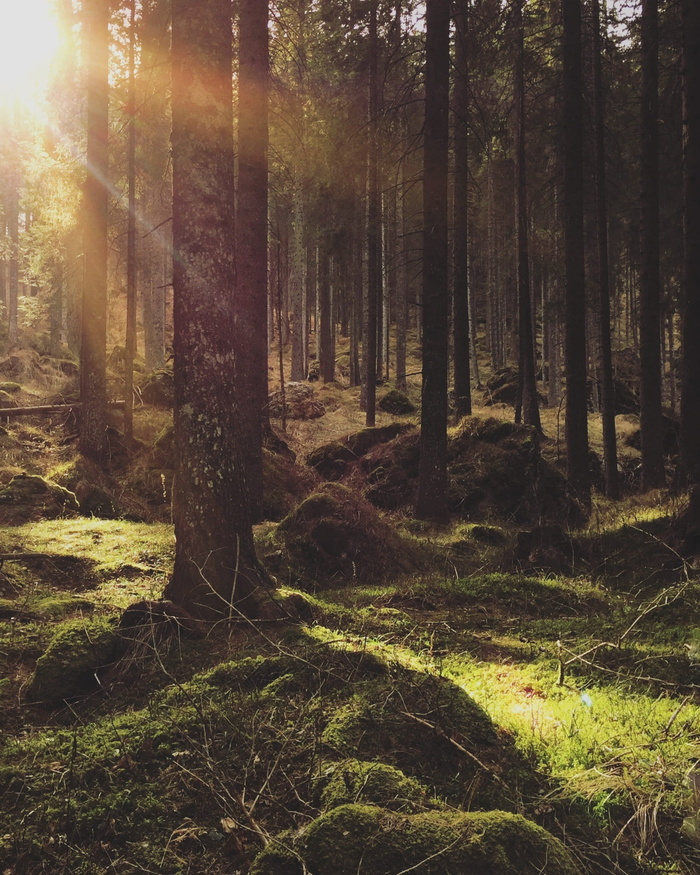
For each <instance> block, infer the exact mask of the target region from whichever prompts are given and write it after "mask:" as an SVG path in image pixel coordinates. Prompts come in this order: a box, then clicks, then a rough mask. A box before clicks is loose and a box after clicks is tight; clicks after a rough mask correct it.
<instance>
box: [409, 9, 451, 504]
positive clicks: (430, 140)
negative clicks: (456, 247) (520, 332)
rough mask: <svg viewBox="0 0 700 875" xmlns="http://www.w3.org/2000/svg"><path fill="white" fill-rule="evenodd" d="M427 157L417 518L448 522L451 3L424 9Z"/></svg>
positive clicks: (424, 177)
mask: <svg viewBox="0 0 700 875" xmlns="http://www.w3.org/2000/svg"><path fill="white" fill-rule="evenodd" d="M425 54H426V71H425V145H424V157H423V209H424V221H423V229H424V230H423V390H422V406H421V434H420V463H419V469H418V498H417V501H416V515H417V516H418V517H419V518H421V519H429V520H435V521H443V520H445V519H446V518H447V500H446V491H447V357H448V351H447V338H448V304H449V290H448V281H447V258H448V243H447V166H448V139H449V137H448V114H449V90H450V73H449V61H450V3H449V0H428V2H427V6H426V49H425Z"/></svg>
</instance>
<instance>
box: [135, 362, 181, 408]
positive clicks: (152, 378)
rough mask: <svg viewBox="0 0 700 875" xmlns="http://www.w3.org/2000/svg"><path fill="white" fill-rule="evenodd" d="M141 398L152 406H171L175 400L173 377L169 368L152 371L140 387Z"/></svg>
mask: <svg viewBox="0 0 700 875" xmlns="http://www.w3.org/2000/svg"><path fill="white" fill-rule="evenodd" d="M140 392H141V398H142V399H143V400H144V401H145V402H146V404H153V406H154V407H172V406H173V404H174V402H175V378H174V377H173V372H172V370H170V369H165V368H163V369H161V370H158V371H153V372H152V373H151V374H148V376H147V377H146V378H145V380H144V381H143V383H142V384H141V387H140Z"/></svg>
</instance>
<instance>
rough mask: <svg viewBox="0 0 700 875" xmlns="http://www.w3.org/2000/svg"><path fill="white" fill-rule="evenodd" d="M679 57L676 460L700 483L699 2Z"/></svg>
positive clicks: (686, 20) (685, 8)
mask: <svg viewBox="0 0 700 875" xmlns="http://www.w3.org/2000/svg"><path fill="white" fill-rule="evenodd" d="M681 10H682V14H683V60H684V75H683V89H684V104H685V105H684V119H685V123H684V128H685V131H684V132H685V142H684V202H685V229H684V236H685V265H684V267H685V270H684V274H685V307H684V311H683V350H682V368H681V371H682V383H681V459H682V464H683V474H684V477H685V480H686V482H687V483H688V484H695V483H698V482H700V355H698V350H700V5H698V3H697V2H695V0H682V2H681Z"/></svg>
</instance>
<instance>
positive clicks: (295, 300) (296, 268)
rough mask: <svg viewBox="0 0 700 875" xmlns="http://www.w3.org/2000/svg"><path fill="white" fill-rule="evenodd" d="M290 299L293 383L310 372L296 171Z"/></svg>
mask: <svg viewBox="0 0 700 875" xmlns="http://www.w3.org/2000/svg"><path fill="white" fill-rule="evenodd" d="M289 261H290V265H289V297H290V299H291V301H290V304H291V310H292V372H291V378H292V380H294V381H298V380H305V379H306V375H307V373H308V358H307V357H308V341H307V333H306V252H305V249H304V192H303V189H302V184H301V178H300V173H299V170H298V169H297V171H296V177H295V182H294V194H293V200H292V231H291V243H290V253H289Z"/></svg>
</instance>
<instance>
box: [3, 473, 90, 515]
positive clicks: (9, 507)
mask: <svg viewBox="0 0 700 875" xmlns="http://www.w3.org/2000/svg"><path fill="white" fill-rule="evenodd" d="M79 510H80V505H79V503H78V499H77V498H76V497H75V494H74V493H73V492H71V491H70V490H68V489H64V488H63V486H59V485H58V483H54V482H53V481H51V480H45V479H44V478H43V477H39V476H38V475H37V474H17V475H16V476H14V477H13V478H12V480H10V482H9V483H8V484H7V486H4V487H2V488H0V513H1V514H2V519H3V522H4V523H5V524H7V525H21V524H22V523H26V522H33V521H35V520H39V519H55V518H56V517H60V516H65V515H67V514H73V513H77V512H78V511H79Z"/></svg>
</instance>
